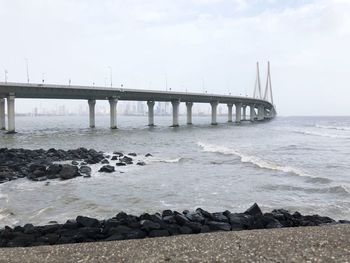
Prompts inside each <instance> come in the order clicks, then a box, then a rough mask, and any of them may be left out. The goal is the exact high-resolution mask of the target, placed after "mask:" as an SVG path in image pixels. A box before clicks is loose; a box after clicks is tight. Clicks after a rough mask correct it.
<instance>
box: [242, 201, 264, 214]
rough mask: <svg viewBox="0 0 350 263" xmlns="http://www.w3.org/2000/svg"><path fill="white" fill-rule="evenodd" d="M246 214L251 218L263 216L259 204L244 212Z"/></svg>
mask: <svg viewBox="0 0 350 263" xmlns="http://www.w3.org/2000/svg"><path fill="white" fill-rule="evenodd" d="M244 214H246V215H251V216H261V215H262V212H261V209H260V207H259V206H258V204H257V203H254V204H253V205H252V206H251V207H250V208H248V209H247V211H245V212H244Z"/></svg>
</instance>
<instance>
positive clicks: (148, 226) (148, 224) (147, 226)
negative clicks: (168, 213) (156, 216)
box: [140, 220, 160, 232]
mask: <svg viewBox="0 0 350 263" xmlns="http://www.w3.org/2000/svg"><path fill="white" fill-rule="evenodd" d="M140 224H141V229H142V230H144V231H146V232H150V231H151V230H157V229H160V224H158V223H155V222H153V221H151V220H142V221H141V222H140Z"/></svg>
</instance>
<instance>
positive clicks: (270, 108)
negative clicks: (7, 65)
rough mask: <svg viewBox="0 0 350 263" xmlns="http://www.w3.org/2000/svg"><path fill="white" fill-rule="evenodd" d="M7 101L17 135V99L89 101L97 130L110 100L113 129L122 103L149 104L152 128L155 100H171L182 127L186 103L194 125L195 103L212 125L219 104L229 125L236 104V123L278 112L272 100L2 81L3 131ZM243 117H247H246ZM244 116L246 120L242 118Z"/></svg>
mask: <svg viewBox="0 0 350 263" xmlns="http://www.w3.org/2000/svg"><path fill="white" fill-rule="evenodd" d="M5 98H6V100H7V115H8V125H7V130H8V132H10V133H13V132H15V106H14V105H15V98H28V99H30V98H31V99H79V100H87V101H88V104H89V113H90V127H92V128H93V127H95V103H96V100H108V101H109V103H110V127H111V128H112V129H113V128H117V122H116V119H117V112H116V106H117V102H118V100H130V101H147V105H148V125H149V126H153V125H154V103H155V101H168V102H171V103H172V106H173V125H172V126H179V122H178V114H179V113H178V112H179V104H180V102H185V103H186V107H187V124H192V106H193V103H210V104H211V107H212V120H211V124H213V125H215V124H217V122H216V116H217V106H218V104H219V103H223V104H227V106H228V122H232V107H233V105H235V108H236V111H235V115H236V120H235V121H236V122H237V123H239V122H241V120H242V119H243V120H246V119H247V117H246V115H247V113H246V108H247V107H250V118H249V119H250V120H251V121H255V120H260V121H263V120H265V119H271V118H274V117H275V115H276V110H275V107H274V105H273V104H272V103H271V102H269V101H268V100H263V99H258V98H251V97H242V96H230V95H219V94H207V93H192V92H175V91H159V90H137V89H124V88H114V87H98V86H77V85H54V84H31V83H12V82H0V129H6V121H5ZM242 115H243V116H242ZM242 117H243V118H242Z"/></svg>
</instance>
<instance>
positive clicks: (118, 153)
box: [113, 152, 124, 157]
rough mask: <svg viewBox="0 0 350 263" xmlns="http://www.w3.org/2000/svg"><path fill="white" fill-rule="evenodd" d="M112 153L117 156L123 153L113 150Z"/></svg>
mask: <svg viewBox="0 0 350 263" xmlns="http://www.w3.org/2000/svg"><path fill="white" fill-rule="evenodd" d="M113 154H115V155H116V156H118V157H121V156H123V155H124V154H123V153H122V152H113Z"/></svg>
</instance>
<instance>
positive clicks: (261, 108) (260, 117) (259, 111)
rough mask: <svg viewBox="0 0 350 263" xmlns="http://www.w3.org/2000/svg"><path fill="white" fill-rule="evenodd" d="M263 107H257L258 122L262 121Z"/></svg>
mask: <svg viewBox="0 0 350 263" xmlns="http://www.w3.org/2000/svg"><path fill="white" fill-rule="evenodd" d="M264 111H265V109H264V106H263V105H259V107H258V120H259V121H263V120H264Z"/></svg>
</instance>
